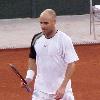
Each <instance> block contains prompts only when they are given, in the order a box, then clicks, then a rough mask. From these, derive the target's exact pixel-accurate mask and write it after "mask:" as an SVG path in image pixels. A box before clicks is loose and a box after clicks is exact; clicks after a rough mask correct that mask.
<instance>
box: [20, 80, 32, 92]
mask: <svg viewBox="0 0 100 100" xmlns="http://www.w3.org/2000/svg"><path fill="white" fill-rule="evenodd" d="M25 81H26V82H27V84H25V83H24V82H21V87H22V88H26V87H28V92H32V90H31V89H30V87H29V83H30V82H31V81H32V80H31V79H29V78H26V79H25Z"/></svg>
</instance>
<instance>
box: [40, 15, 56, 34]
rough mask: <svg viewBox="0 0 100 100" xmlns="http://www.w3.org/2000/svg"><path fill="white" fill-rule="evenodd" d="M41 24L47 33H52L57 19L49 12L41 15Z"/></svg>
mask: <svg viewBox="0 0 100 100" xmlns="http://www.w3.org/2000/svg"><path fill="white" fill-rule="evenodd" d="M40 26H41V29H42V32H43V33H44V34H45V35H50V33H52V32H53V31H54V30H55V20H54V18H53V17H51V16H50V15H49V14H44V15H42V16H40Z"/></svg>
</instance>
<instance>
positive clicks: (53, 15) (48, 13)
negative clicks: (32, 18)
mask: <svg viewBox="0 0 100 100" xmlns="http://www.w3.org/2000/svg"><path fill="white" fill-rule="evenodd" d="M42 16H47V17H48V16H49V17H51V18H52V19H54V20H56V12H55V11H54V10H53V9H46V10H44V11H43V12H42V13H41V14H40V17H42Z"/></svg>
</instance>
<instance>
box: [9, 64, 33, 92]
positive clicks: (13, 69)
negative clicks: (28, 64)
mask: <svg viewBox="0 0 100 100" xmlns="http://www.w3.org/2000/svg"><path fill="white" fill-rule="evenodd" d="M9 66H10V68H11V69H12V71H13V72H14V73H15V74H16V75H17V76H18V77H19V78H20V79H21V80H22V81H23V84H24V86H25V88H26V90H27V91H28V92H32V90H31V88H30V87H29V86H28V85H27V82H26V80H25V79H24V78H23V76H22V75H21V74H20V72H19V71H18V69H17V68H16V66H15V65H14V64H9Z"/></svg>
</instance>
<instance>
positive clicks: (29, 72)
mask: <svg viewBox="0 0 100 100" xmlns="http://www.w3.org/2000/svg"><path fill="white" fill-rule="evenodd" d="M34 76H35V72H34V71H33V70H31V69H29V70H27V75H26V79H30V80H33V78H34Z"/></svg>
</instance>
